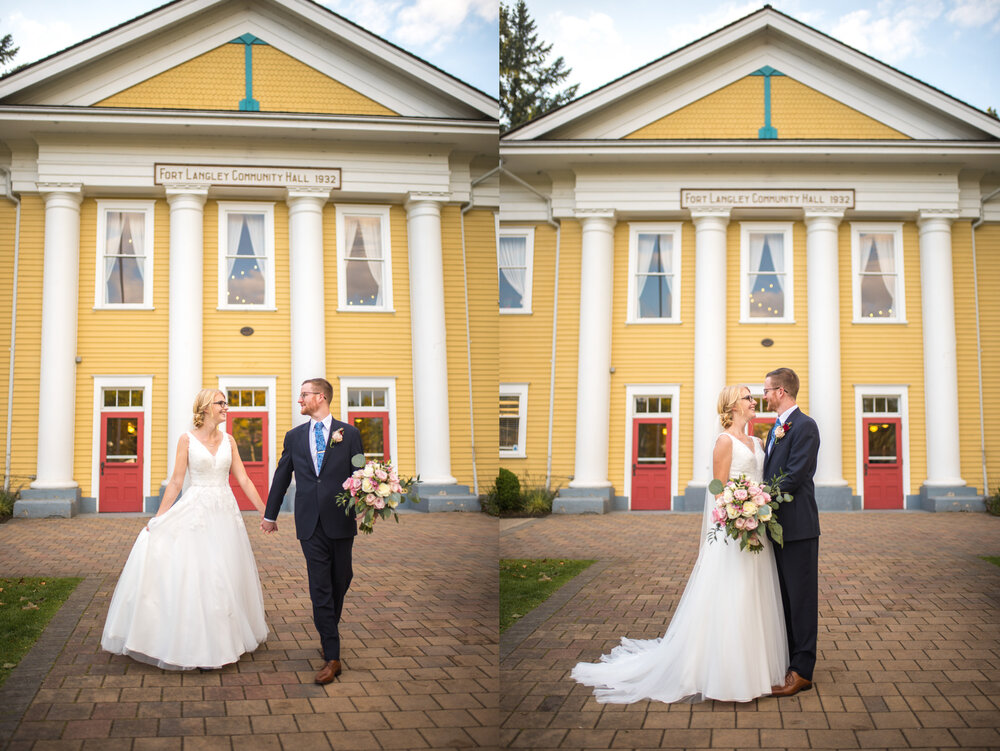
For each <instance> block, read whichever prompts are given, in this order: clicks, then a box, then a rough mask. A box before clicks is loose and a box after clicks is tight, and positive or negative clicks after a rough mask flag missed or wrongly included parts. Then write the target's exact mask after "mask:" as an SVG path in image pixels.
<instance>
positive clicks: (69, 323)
mask: <svg viewBox="0 0 1000 751" xmlns="http://www.w3.org/2000/svg"><path fill="white" fill-rule="evenodd" d="M38 189H39V191H40V192H41V193H42V195H43V196H44V198H45V250H44V252H45V256H44V261H43V270H42V347H41V368H40V372H39V377H38V420H39V425H42V426H44V429H43V430H40V431H39V433H38V460H37V465H36V466H37V470H36V473H35V477H36V479H35V480H34V482H32V483H31V487H32V488H37V489H47V490H52V489H65V488H75V487H77V483H76V482H75V481H74V480H73V440H72V436H73V434H74V433H75V432H76V425H75V418H76V333H77V331H76V329H77V309H78V306H79V302H80V300H79V297H80V282H79V278H80V202H81V200H82V199H83V192H82V189H81V186H79V185H73V186H65V185H60V186H52V187H48V186H45V185H39V186H38ZM53 436H62V439H61V440H59V449H58V450H57V451H54V450H53V448H52V437H53Z"/></svg>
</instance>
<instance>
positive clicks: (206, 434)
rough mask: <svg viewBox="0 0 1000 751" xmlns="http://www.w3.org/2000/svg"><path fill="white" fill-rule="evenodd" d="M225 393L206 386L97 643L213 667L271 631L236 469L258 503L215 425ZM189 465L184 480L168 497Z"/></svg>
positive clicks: (168, 664)
mask: <svg viewBox="0 0 1000 751" xmlns="http://www.w3.org/2000/svg"><path fill="white" fill-rule="evenodd" d="M226 409H227V405H226V397H225V396H224V395H223V394H222V392H220V391H216V390H214V389H204V390H202V391H200V392H199V393H198V396H197V397H196V398H195V402H194V425H195V429H194V431H193V432H190V433H185V434H184V435H182V436H181V437H180V440H178V442H177V458H176V461H175V463H174V471H173V474H172V476H171V477H170V482H168V483H167V487H166V490H165V491H164V494H163V500H162V501H161V503H160V509H159V511H157V513H156V516H154V517H153V518H152V519H150V520H149V524H148V525H147V526H146V528H145V529H143V530H142V531H141V532H140V533H139V537H138V538H137V539H136V541H135V544H134V545H133V546H132V552H131V553H130V554H129V557H128V561H126V563H125V568H124V569H123V570H122V573H121V576H120V577H119V578H118V585H117V586H116V587H115V593H114V595H113V596H112V598H111V607H110V608H109V609H108V618H107V621H105V624H104V634H103V636H102V637H101V647H103V648H104V649H105V650H107V651H108V652H113V653H114V654H121V655H128V656H129V657H132V658H133V659H135V660H139V661H141V662H148V663H151V664H153V665H158V666H159V667H161V668H165V669H167V670H191V669H193V668H218V667H222V666H223V665H227V664H229V663H231V662H236V661H237V660H239V658H240V655H242V654H243V653H244V652H252V651H253V650H254V649H256V648H257V646H258V645H259V644H260V643H261V642H263V641H264V639H265V638H266V637H267V623H266V622H265V620H264V597H263V595H262V593H261V589H260V577H259V576H258V574H257V564H256V562H255V561H254V557H253V551H252V550H251V548H250V540H249V538H248V537H247V532H246V527H245V526H244V524H243V517H242V515H241V514H240V510H239V506H238V505H237V503H236V498H235V496H233V491H232V490H231V489H230V487H229V473H230V470H232V474H233V476H234V477H235V478H236V480H237V482H238V483H239V485H240V487H241V488H242V489H243V492H244V493H246V494H247V497H248V498H249V499H250V501H251V503H253V505H254V506H255V507H256V508H257V510H258V511H260V512H261V513H262V514H263V512H264V504H263V503H262V502H261V500H260V495H259V494H258V493H257V489H256V488H255V487H254V486H253V483H252V482H251V481H250V478H249V477H248V476H247V473H246V470H245V469H244V467H243V462H242V461H241V460H240V455H239V452H238V451H237V450H236V442H235V441H234V440H233V438H232V436H229V435H227V434H225V433H223V432H222V431H220V430H219V429H218V428H219V425H222V424H223V423H225V421H226ZM186 472H189V473H190V485H189V486H188V487H187V488H186V489H185V490H184V497H183V498H182V499H181V501H180V502H179V503H176V504H175V503H174V501H175V500H177V496H178V494H179V493H180V491H181V486H182V483H183V481H184V475H185V473H186Z"/></svg>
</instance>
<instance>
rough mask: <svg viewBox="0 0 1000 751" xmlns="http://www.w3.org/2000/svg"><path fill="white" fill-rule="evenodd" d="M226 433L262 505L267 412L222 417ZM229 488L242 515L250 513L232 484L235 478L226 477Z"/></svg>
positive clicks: (249, 506)
mask: <svg viewBox="0 0 1000 751" xmlns="http://www.w3.org/2000/svg"><path fill="white" fill-rule="evenodd" d="M226 430H227V431H228V432H229V435H231V436H232V437H233V439H234V440H235V441H236V449H237V450H238V451H239V452H240V459H242V460H243V466H244V467H245V468H246V471H247V475H248V476H249V477H250V481H251V482H253V485H254V487H255V488H257V492H258V493H259V494H260V499H261V500H262V501H266V500H267V487H268V485H267V483H268V479H269V477H268V475H269V473H268V466H267V465H268V453H267V452H268V445H267V412H244V411H239V412H230V413H229V415H228V416H227V417H226ZM229 486H230V487H231V488H232V489H233V495H235V496H236V502H237V503H238V504H239V506H240V509H242V510H243V511H253V510H254V509H253V504H252V503H250V499H249V498H247V496H246V493H244V492H243V489H242V488H240V486H239V485H237V484H236V478H235V477H234V476H233V475H232V474H230V475H229Z"/></svg>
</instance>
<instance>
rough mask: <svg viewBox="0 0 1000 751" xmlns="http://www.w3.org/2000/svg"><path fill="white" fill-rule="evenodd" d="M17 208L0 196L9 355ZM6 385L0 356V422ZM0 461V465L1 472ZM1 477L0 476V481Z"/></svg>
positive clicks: (0, 437)
mask: <svg viewBox="0 0 1000 751" xmlns="http://www.w3.org/2000/svg"><path fill="white" fill-rule="evenodd" d="M16 213H17V208H16V207H15V206H14V204H13V203H11V202H10V201H5V200H0V342H2V345H0V346H2V350H0V351H3V352H5V353H7V355H8V357H9V355H10V353H9V350H8V346H9V344H10V321H11V303H10V301H11V298H12V297H13V292H14V281H13V280H14V223H15V218H16ZM9 389H10V360H9V359H8V358H7V357H2V358H0V425H3V426H6V425H7V394H8V393H9ZM6 452H7V433H6V430H3V431H0V455H4V456H5V455H6ZM2 467H3V465H0V474H2V472H3V469H2ZM2 482H3V477H2V476H0V483H2Z"/></svg>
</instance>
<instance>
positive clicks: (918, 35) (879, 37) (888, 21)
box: [830, 0, 944, 64]
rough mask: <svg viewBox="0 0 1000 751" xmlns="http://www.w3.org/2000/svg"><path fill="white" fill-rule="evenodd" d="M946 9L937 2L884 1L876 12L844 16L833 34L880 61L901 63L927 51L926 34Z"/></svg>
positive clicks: (934, 0)
mask: <svg viewBox="0 0 1000 751" xmlns="http://www.w3.org/2000/svg"><path fill="white" fill-rule="evenodd" d="M943 10H944V8H943V5H942V3H940V2H937V1H936V0H925V1H924V2H892V1H890V0H883V1H882V2H880V3H878V5H877V6H876V8H875V10H869V9H862V10H855V11H852V12H850V13H848V14H846V15H844V16H842V17H841V18H840V19H839V20H838V21H836V22H835V24H834V26H833V29H832V30H831V32H830V33H831V35H832V36H833V37H834V38H835V39H839V40H840V41H842V42H844V43H845V44H849V45H850V46H852V47H855V48H857V49H859V50H861V51H862V52H866V53H868V54H869V55H871V56H872V57H875V58H877V59H878V60H881V61H883V62H886V63H890V64H898V63H900V62H902V61H903V60H907V59H909V58H914V57H920V56H922V55H923V54H925V53H926V52H927V50H928V48H929V45H928V44H927V42H926V41H925V39H924V33H925V32H926V31H928V29H930V27H931V26H932V25H933V24H934V23H935V22H936V21H939V19H940V17H941V14H942V12H943Z"/></svg>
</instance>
